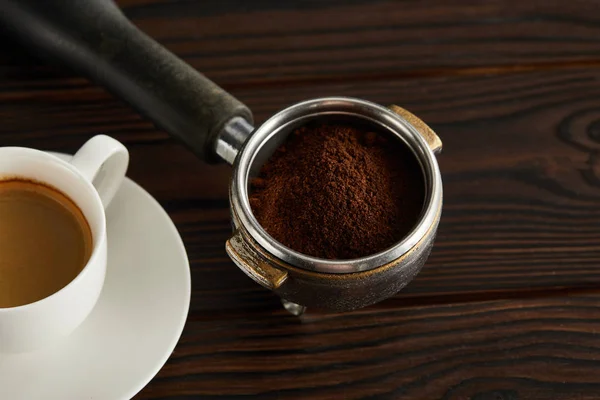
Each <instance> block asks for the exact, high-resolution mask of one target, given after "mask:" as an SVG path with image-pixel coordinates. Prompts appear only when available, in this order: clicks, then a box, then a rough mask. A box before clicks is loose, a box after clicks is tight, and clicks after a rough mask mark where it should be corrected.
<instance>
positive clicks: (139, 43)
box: [0, 0, 252, 162]
mask: <svg viewBox="0 0 600 400" xmlns="http://www.w3.org/2000/svg"><path fill="white" fill-rule="evenodd" d="M0 24H1V25H2V26H3V27H4V28H5V29H6V30H7V31H8V32H9V33H11V34H13V35H14V36H15V37H16V38H17V39H18V40H19V41H20V42H21V43H22V44H23V45H25V46H26V47H28V48H29V49H30V50H32V51H33V52H34V53H36V54H41V55H44V56H47V57H51V58H53V59H58V60H60V61H61V62H62V63H64V64H66V65H67V66H69V67H72V68H73V69H74V70H76V71H78V72H79V73H81V74H83V75H85V76H87V77H88V78H90V79H91V80H92V81H94V82H96V83H98V84H100V85H103V86H105V87H106V88H107V89H108V90H109V91H110V92H112V93H113V94H115V95H116V96H118V97H120V98H122V99H123V100H125V101H126V102H127V103H129V104H130V105H131V106H132V107H133V108H135V109H136V110H137V111H138V112H139V113H140V114H142V115H143V116H145V117H146V118H148V119H149V120H151V121H152V122H154V124H155V125H156V126H157V127H159V128H161V129H164V130H165V131H167V132H168V133H169V134H171V135H173V136H175V137H177V138H179V139H180V140H182V141H183V142H184V143H185V144H186V145H187V146H188V147H189V148H190V149H191V150H192V151H193V152H194V153H195V154H196V155H198V156H199V157H200V158H201V159H203V160H205V161H208V162H213V161H217V160H218V158H217V156H216V154H215V152H214V145H215V141H216V139H217V136H218V135H219V133H220V132H221V130H222V129H223V127H224V126H225V125H226V124H227V123H228V122H229V121H231V120H232V118H234V117H242V118H244V119H245V120H246V121H247V122H249V123H250V124H251V123H252V113H251V112H250V110H249V109H248V108H247V107H246V106H245V105H244V104H243V103H241V102H240V101H238V100H237V99H236V98H234V97H233V96H231V95H230V94H229V93H227V92H226V91H224V90H223V89H222V88H220V87H219V86H217V85H216V84H215V83H213V82H212V81H210V80H209V79H208V78H206V77H205V76H204V75H202V74H201V73H199V72H198V71H196V70H195V69H194V68H192V67H191V66H190V65H188V64H187V63H185V62H184V61H183V60H181V59H180V58H178V57H177V56H175V55H174V54H173V53H171V52H169V51H168V50H166V49H165V48H164V47H162V46H161V45H160V44H158V43H157V42H155V41H154V40H152V39H151V38H150V37H148V36H147V35H146V34H144V33H143V32H142V31H140V30H139V29H138V28H136V27H135V26H134V25H133V24H132V23H131V22H130V21H129V20H128V19H127V17H125V16H124V15H123V13H122V12H121V10H120V9H119V8H118V7H117V6H116V4H115V3H114V2H112V1H111V0H0Z"/></svg>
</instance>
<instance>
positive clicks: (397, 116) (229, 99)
mask: <svg viewBox="0 0 600 400" xmlns="http://www.w3.org/2000/svg"><path fill="white" fill-rule="evenodd" d="M0 5H1V12H0V23H1V24H2V28H4V29H5V30H6V31H8V32H9V33H10V34H12V35H13V36H14V37H16V38H17V39H18V40H19V41H20V42H21V43H23V44H24V45H25V46H27V47H29V48H30V49H32V50H33V51H34V52H35V53H36V54H42V55H45V56H47V57H50V58H53V59H59V60H60V61H62V62H63V63H65V64H67V65H68V66H70V67H72V68H74V69H75V70H77V71H79V72H80V73H82V74H84V75H86V76H87V77H89V78H90V79H92V80H93V81H95V82H97V83H99V84H101V85H103V86H105V87H106V88H107V89H108V90H110V91H111V92H112V93H114V94H115V95H116V96H118V97H120V98H122V99H123V100H125V101H126V102H128V103H129V104H130V105H131V106H132V107H134V108H135V109H136V110H137V111H138V112H140V113H141V114H142V115H144V116H145V117H146V118H148V119H150V120H151V121H153V122H154V123H155V124H156V125H157V126H158V127H159V128H162V129H164V130H165V131H167V132H168V133H170V134H171V135H173V136H175V137H177V138H178V139H180V140H181V141H182V142H183V143H184V144H185V145H186V146H187V147H188V148H189V149H191V150H192V151H193V152H194V153H195V154H196V155H197V156H198V157H199V158H201V159H203V160H205V161H207V162H217V161H219V158H220V159H222V160H225V161H226V162H228V163H229V164H231V165H232V166H233V176H232V179H231V184H230V191H229V201H230V207H231V216H232V220H233V225H234V232H233V235H232V237H231V238H230V239H229V240H228V241H227V243H226V250H227V254H228V255H229V256H230V257H231V259H232V260H233V261H234V262H235V264H236V265H237V266H238V267H239V268H240V269H241V270H242V271H244V272H245V273H246V274H247V275H248V276H250V277H251V278H252V279H253V280H254V281H256V282H257V283H259V284H260V285H262V286H264V287H266V288H268V289H270V290H272V291H274V292H275V293H277V294H278V295H279V296H280V297H281V299H282V302H283V304H284V306H285V308H286V309H287V310H288V311H290V312H292V313H293V314H296V315H299V314H301V313H302V312H303V311H304V309H305V307H316V308H320V309H326V310H331V311H348V310H353V309H357V308H361V307H365V306H367V305H370V304H374V303H376V302H379V301H381V300H383V299H386V298H388V297H390V296H393V295H394V294H396V293H397V292H398V291H399V290H400V289H402V288H403V287H404V286H405V285H406V284H407V283H408V282H410V281H411V280H412V279H413V278H414V276H415V275H416V274H417V273H418V272H419V270H420V269H421V267H422V266H423V264H424V263H425V260H426V259H427V257H428V256H429V253H430V251H431V247H432V245H433V241H434V238H435V234H436V231H437V227H438V223H439V220H440V214H441V208H442V179H441V174H440V170H439V167H438V164H437V161H436V158H435V155H434V153H437V152H438V151H440V150H441V147H442V143H441V141H440V139H439V138H438V137H437V135H436V134H435V133H434V132H433V131H432V130H431V129H430V128H429V127H428V126H427V125H425V124H424V123H423V122H422V121H421V120H420V119H418V118H417V117H416V116H414V115H413V114H411V113H409V112H408V111H406V110H404V109H402V108H400V107H397V106H391V107H389V108H387V107H382V106H380V105H377V104H374V103H371V102H368V101H364V100H359V99H353V98H346V97H328V98H319V99H314V100H308V101H304V102H301V103H298V104H295V105H292V106H291V107H288V108H286V109H284V110H282V111H280V112H279V113H277V114H275V115H274V116H273V117H271V118H270V119H269V120H267V121H266V122H265V123H263V124H262V125H261V126H259V127H258V128H254V127H253V121H252V114H251V112H250V110H249V109H248V108H247V107H246V106H245V105H244V104H242V103H241V102H239V101H238V100H237V99H235V98H234V97H233V96H231V95H230V94H229V93H227V92H225V91H224V90H223V89H221V88H220V87H218V86H217V85H215V84H214V83H213V82H211V81H210V80H209V79H207V78H206V77H205V76H203V75H202V74H200V73H199V72H198V71H196V70H195V69H193V68H192V67H190V66H189V65H188V64H186V63H185V62H184V61H182V60H181V59H179V58H177V57H176V56H175V55H173V54H172V53H170V52H169V51H168V50H166V49H165V48H163V47H162V46H160V45H159V44H158V43H156V42H155V41H153V40H152V39H151V38H149V37H148V36H146V35H145V34H144V33H142V32H141V31H140V30H139V29H137V28H136V27H135V26H134V25H133V24H132V23H131V22H130V21H129V20H128V19H127V18H126V17H125V16H124V15H123V14H122V13H121V11H120V10H119V8H118V7H117V6H116V5H115V4H114V3H113V2H112V1H109V0H86V1H80V0H60V1H59V0H55V1H51V0H45V1H39V0H0ZM331 118H335V119H336V120H340V119H342V120H344V122H347V123H357V124H361V125H365V124H367V125H370V126H372V127H374V128H378V129H379V130H385V131H387V132H389V133H390V134H391V135H394V136H396V137H397V138H398V140H402V141H403V142H404V143H405V144H406V145H407V146H408V148H409V149H410V150H411V151H412V153H413V154H414V156H415V157H416V159H417V160H418V161H419V164H420V166H421V169H422V174H423V181H424V183H425V186H426V187H425V202H424V205H423V209H422V212H421V216H420V218H419V221H418V223H417V225H416V226H415V227H414V228H413V230H412V231H411V232H410V233H409V234H408V235H407V236H406V237H404V238H403V239H402V240H401V241H400V242H398V243H396V244H395V245H394V246H392V247H391V248H388V249H387V250H384V251H381V252H379V253H376V254H372V255H369V256H367V257H362V258H358V259H352V260H326V259H320V258H315V257H310V256H307V255H305V254H301V253H298V252H296V251H294V250H292V249H290V248H287V247H285V246H284V245H282V244H281V243H279V242H277V241H276V240H275V239H273V238H272V237H271V236H270V235H269V234H268V233H267V232H266V231H265V230H264V229H263V228H262V227H261V226H260V224H259V223H258V222H257V220H256V218H255V217H254V215H253V213H252V210H251V208H250V203H249V195H248V192H249V181H250V179H251V178H252V177H255V176H257V175H258V173H259V171H260V168H261V166H262V165H263V164H264V163H265V162H266V161H267V160H268V159H269V157H270V155H271V154H272V153H273V152H274V151H275V149H276V148H277V147H278V146H279V145H281V144H282V143H283V142H284V141H285V139H286V137H287V135H288V134H290V133H291V132H292V131H293V130H294V129H295V128H297V127H299V126H302V125H304V124H306V123H308V122H310V121H313V120H323V119H331Z"/></svg>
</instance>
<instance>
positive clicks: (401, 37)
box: [0, 0, 600, 400]
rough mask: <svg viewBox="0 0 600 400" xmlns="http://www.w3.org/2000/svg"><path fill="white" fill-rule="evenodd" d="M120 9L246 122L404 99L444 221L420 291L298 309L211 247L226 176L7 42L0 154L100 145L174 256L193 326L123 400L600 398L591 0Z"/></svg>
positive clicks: (599, 138) (224, 213)
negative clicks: (357, 101) (431, 164)
mask: <svg viewBox="0 0 600 400" xmlns="http://www.w3.org/2000/svg"><path fill="white" fill-rule="evenodd" d="M120 3H121V5H122V6H123V8H124V10H125V12H126V14H127V15H128V16H129V17H131V18H132V19H133V20H134V22H135V23H136V24H137V25H138V26H140V27H141V28H142V29H143V30H145V31H146V32H147V33H148V34H150V35H151V36H153V37H154V38H156V39H157V40H158V41H159V42H161V43H163V44H164V45H166V47H168V48H169V49H171V50H172V51H173V52H175V53H176V54H178V55H179V56H181V57H182V58H184V59H185V60H187V61H188V62H189V63H191V64H192V65H193V66H194V67H196V68H198V69H199V70H201V71H203V72H204V73H206V74H207V75H208V76H209V77H211V78H212V79H214V80H215V81H216V82H217V83H219V84H220V85H222V86H223V87H224V88H226V89H227V90H229V91H230V92H232V93H233V94H234V95H235V96H237V97H238V98H239V99H240V100H242V101H244V102H245V103H246V104H248V105H249V106H250V108H251V109H252V110H253V111H254V113H255V117H256V119H257V121H258V122H260V121H263V120H264V119H265V118H267V117H268V116H270V115H271V114H273V113H274V112H276V111H277V110H279V109H281V108H283V107H285V106H287V105H289V104H291V103H294V102H296V101H299V100H302V99H307V98H312V97H317V96H322V95H348V96H356V97H362V98H366V99H369V100H372V101H375V102H378V103H381V104H391V103H396V104H399V105H402V106H404V107H406V108H408V109H409V110H411V111H413V112H414V113H416V114H417V115H419V116H420V117H422V118H423V119H424V120H425V121H427V122H429V123H430V124H431V126H432V127H433V128H434V129H435V130H436V131H437V132H438V134H439V135H440V136H441V138H442V140H443V141H444V152H443V154H442V155H441V156H440V158H439V160H440V166H441V169H442V172H443V179H444V185H445V205H444V212H443V217H442V222H441V225H440V229H439V236H438V239H437V242H436V246H435V248H434V251H433V254H432V255H431V258H430V259H429V261H428V263H427V265H426V266H425V268H424V269H423V271H422V272H421V274H420V275H419V276H418V277H417V279H416V280H415V281H413V282H412V283H411V284H410V285H409V286H408V287H407V288H406V289H405V290H404V291H403V292H401V293H400V294H398V295H397V296H396V297H394V298H392V299H389V300H387V301H384V302H382V303H380V304H378V305H376V306H372V307H369V308H367V309H363V310H360V311H356V312H352V313H348V314H337V315H327V314H324V313H314V312H309V313H308V314H307V315H305V316H304V317H303V318H302V319H296V318H295V317H292V316H290V315H287V314H286V313H285V312H284V311H283V310H282V309H281V307H280V305H279V302H278V299H277V298H276V297H274V296H273V295H272V294H271V293H270V292H268V291H267V290H264V289H262V288H260V287H259V286H258V285H256V284H254V283H253V282H252V281H251V280H250V279H249V278H247V277H246V276H245V275H244V274H243V273H241V272H240V271H239V270H238V269H237V268H236V267H235V266H234V265H233V263H232V262H231V261H230V260H229V259H228V258H227V256H226V254H225V249H224V242H225V240H226V239H227V237H228V236H229V234H230V222H229V214H228V206H227V197H226V196H227V183H228V179H229V173H230V171H229V168H228V167H227V166H207V165H205V164H203V163H202V162H200V161H198V160H197V159H195V158H194V156H193V155H191V154H190V153H188V152H187V151H186V150H185V149H184V148H183V147H181V146H180V145H179V144H178V143H176V142H175V141H174V140H172V139H170V138H169V137H168V136H167V135H166V134H165V133H163V132H160V131H158V130H156V129H155V128H154V127H153V126H152V124H150V123H149V122H147V121H145V120H143V119H142V118H140V117H139V116H138V115H136V114H135V113H134V112H133V111H132V110H131V109H130V108H129V107H128V106H126V105H125V104H123V103H122V102H121V101H119V100H116V99H114V98H113V97H112V96H111V95H109V94H108V93H106V92H105V91H104V90H103V89H101V88H98V87H96V86H94V85H93V84H90V83H89V82H87V81H86V80H84V79H81V78H79V77H77V76H75V75H74V74H72V73H70V72H69V71H67V70H65V69H63V68H60V67H58V66H47V65H45V64H43V63H42V62H40V61H38V60H37V59H35V58H32V57H30V56H27V55H25V54H23V52H22V51H20V50H19V49H18V48H17V47H15V46H14V45H11V44H10V43H8V42H7V41H6V40H3V41H2V46H3V47H2V48H3V51H2V53H3V55H2V56H1V58H0V59H1V60H2V64H1V66H0V74H1V76H0V121H1V123H0V145H3V146H5V145H24V146H32V147H37V148H44V149H51V150H57V151H64V152H73V151H74V150H75V149H77V148H78V147H79V146H80V145H81V144H82V143H83V142H84V141H85V139H86V138H89V137H90V136H92V135H93V134H96V133H100V132H102V133H106V134H109V135H111V136H114V137H115V138H117V139H119V140H121V141H123V142H124V143H125V144H126V145H127V146H128V147H129V149H130V151H131V169H130V173H129V174H130V176H131V177H132V178H133V179H134V180H136V181H137V182H139V183H140V184H141V185H142V186H143V187H145V188H146V189H147V190H148V191H149V192H150V193H151V194H152V195H154V196H155V197H156V198H157V199H158V200H159V201H160V203H161V204H162V205H163V206H164V207H165V208H166V210H167V211H168V212H169V214H170V215H171V217H172V218H173V220H174V221H175V223H176V224H177V227H178V228H179V230H180V232H181V234H182V236H183V239H184V242H185V244H186V246H187V250H188V252H189V257H190V261H191V266H192V278H193V295H192V303H191V310H190V314H189V319H188V322H187V325H186V328H185V330H184V332H183V336H182V338H181V341H180V343H179V345H178V346H177V348H176V350H175V352H174V353H173V355H172V357H171V358H170V360H169V361H168V362H167V364H166V365H165V367H164V368H163V369H162V370H161V372H160V373H159V374H158V376H157V377H156V378H155V379H154V380H153V381H152V382H151V383H150V384H149V385H148V386H147V387H146V388H145V389H143V390H142V391H141V393H140V394H139V395H138V396H137V397H136V399H163V400H166V399H169V400H175V399H178V400H179V399H181V400H182V399H199V398H202V399H217V398H218V399H235V398H241V397H246V396H247V395H254V396H256V398H262V399H273V398H289V399H342V398H348V399H354V398H377V399H379V398H381V399H397V398H407V399H438V398H444V399H466V398H471V399H478V400H483V399H495V400H500V399H504V400H508V399H510V400H516V399H531V398H536V399H547V398H554V399H592V398H600V285H599V284H600V207H599V206H600V13H599V12H598V11H599V10H600V4H599V3H598V2H597V1H579V0H569V1H544V2H527V1H465V0H463V1H458V0H457V1H446V0H438V1H428V2H419V1H380V0H347V1H339V0H329V1H320V0H305V1H301V0H294V1H278V0H261V1H242V0H221V1H201V0H197V1H191V0H189V1H175V0H170V1H169V0H122V1H121V2H120ZM534 3H536V4H534Z"/></svg>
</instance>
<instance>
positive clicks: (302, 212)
mask: <svg viewBox="0 0 600 400" xmlns="http://www.w3.org/2000/svg"><path fill="white" fill-rule="evenodd" d="M424 191H425V189H424V181H423V176H422V172H421V168H420V166H419V164H418V161H417V160H416V158H415V156H414V155H413V154H412V152H411V151H410V150H409V149H408V148H407V146H406V144H404V143H402V141H401V140H399V139H395V138H393V137H392V135H391V134H390V133H387V132H376V131H373V130H363V129H361V128H357V127H352V126H347V125H340V124H324V123H320V124H312V125H307V126H305V127H302V128H299V129H297V130H296V131H294V132H293V133H292V134H291V135H290V136H289V137H288V138H287V140H286V142H285V143H284V144H283V145H282V146H280V147H279V148H278V149H277V150H276V151H275V153H274V154H273V155H272V156H271V158H270V159H269V160H268V162H267V163H266V164H265V165H264V166H263V167H262V169H261V171H260V174H259V176H258V177H257V178H255V179H252V181H251V195H250V205H251V207H252V211H253V213H254V215H255V216H256V219H257V220H258V222H259V223H260V224H261V225H262V227H263V228H264V229H265V230H266V231H267V232H268V233H269V234H270V235H271V236H272V237H273V238H275V239H276V240H277V241H279V242H281V243H282V244H284V245H285V246H287V247H289V248H291V249H293V250H296V251H298V252H300V253H304V254H307V255H310V256H315V257H320V258H326V259H351V258H358V257H363V256H367V255H370V254H374V253H376V252H379V251H381V250H384V249H386V248H388V247H390V246H391V245H393V244H394V243H396V242H398V241H400V240H401V239H402V238H403V237H404V236H405V235H406V234H407V233H408V232H409V231H410V230H411V229H412V228H413V227H414V225H415V224H416V222H417V220H418V217H419V214H420V212H421V208H422V205H423V201H424Z"/></svg>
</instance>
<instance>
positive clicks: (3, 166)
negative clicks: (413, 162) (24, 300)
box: [0, 135, 129, 353]
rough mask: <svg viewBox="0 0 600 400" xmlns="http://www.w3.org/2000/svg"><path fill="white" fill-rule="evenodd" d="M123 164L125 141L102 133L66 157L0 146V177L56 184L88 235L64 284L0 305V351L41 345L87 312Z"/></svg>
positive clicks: (99, 282) (96, 289) (101, 270)
mask: <svg viewBox="0 0 600 400" xmlns="http://www.w3.org/2000/svg"><path fill="white" fill-rule="evenodd" d="M128 163H129V153H128V152H127V149H126V148H125V146H123V145H122V144H121V143H119V142H118V141H116V140H115V139H112V138H110V137H108V136H105V135H98V136H95V137H93V138H92V139H90V140H89V141H88V142H87V143H85V144H84V145H83V147H81V149H79V151H78V152H77V153H76V154H75V156H74V157H73V158H72V159H71V161H70V162H66V161H63V160H61V159H59V158H58V157H55V156H53V155H51V154H48V153H45V152H43V151H39V150H34V149H29V148H22V147H0V181H2V180H3V179H9V178H24V179H29V180H33V181H38V182H41V183H45V184H47V185H49V186H51V187H54V188H56V189H58V190H59V191H60V192H62V193H63V194H65V195H66V196H68V197H69V198H70V199H71V200H72V201H73V202H74V203H75V204H76V205H77V206H78V207H79V209H80V210H81V212H82V213H83V215H84V216H85V218H86V220H87V222H88V224H89V226H90V229H91V231H92V240H93V250H92V254H91V256H90V259H89V260H88V262H87V264H86V265H85V266H84V267H83V269H82V270H81V272H80V273H79V274H78V275H77V276H76V277H75V279H73V280H72V281H71V282H69V283H68V284H67V285H66V286H65V287H63V288H62V289H60V290H59V291H58V292H55V293H53V294H52V295H50V296H48V297H46V298H44V299H42V300H39V301H36V302H33V303H30V304H25V305H22V306H18V307H11V308H0V352H10V353H14V352H23V351H29V350H33V349H36V348H39V347H42V346H44V345H46V344H48V343H51V342H52V341H54V340H56V339H58V338H59V337H64V336H67V335H69V334H70V333H72V332H73V331H74V330H75V329H76V328H77V327H78V326H79V325H80V324H81V323H82V322H83V321H84V320H85V318H86V317H87V316H88V315H89V314H90V312H91V311H92V309H93V308H94V305H95V304H96V302H97V300H98V297H99V296H100V292H101V290H102V286H103V284H104V276H105V274H106V259H107V254H106V252H107V246H106V216H105V213H104V209H105V208H106V207H107V206H108V204H109V203H110V201H111V200H112V198H113V196H114V195H115V193H116V192H117V190H118V188H119V186H120V185H121V182H122V181H123V178H124V177H125V172H126V170H127V165H128ZM1 223H2V221H0V224H1ZM39 256H40V257H44V255H43V254H40V255H39ZM1 258H2V254H0V260H1ZM0 274H1V272H0ZM0 279H2V276H1V275H0ZM32 279H35V277H32Z"/></svg>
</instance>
